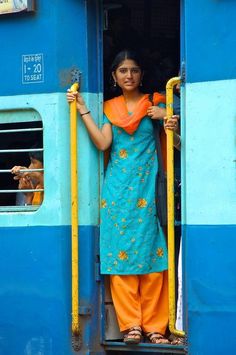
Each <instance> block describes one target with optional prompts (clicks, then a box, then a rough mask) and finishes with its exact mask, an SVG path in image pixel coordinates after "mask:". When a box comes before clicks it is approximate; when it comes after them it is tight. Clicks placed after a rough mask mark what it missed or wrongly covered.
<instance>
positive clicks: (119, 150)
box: [100, 116, 167, 275]
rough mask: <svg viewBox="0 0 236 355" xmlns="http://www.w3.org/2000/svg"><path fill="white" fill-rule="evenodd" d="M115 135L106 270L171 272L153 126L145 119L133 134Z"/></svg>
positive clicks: (103, 241) (105, 216)
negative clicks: (160, 214) (159, 210)
mask: <svg viewBox="0 0 236 355" xmlns="http://www.w3.org/2000/svg"><path fill="white" fill-rule="evenodd" d="M106 122H107V123H108V122H109V121H108V119H107V118H106V116H105V117H104V123H106ZM112 131H113V143H112V149H111V156H110V161H109V164H108V167H107V171H106V177H105V181H104V186H103V192H102V200H101V228H100V256H101V272H102V273H103V274H120V275H129V274H147V273H150V272H160V271H163V270H166V269H167V249H166V242H165V237H164V235H163V232H162V229H161V228H160V226H159V223H158V221H157V217H156V206H155V177H156V172H157V158H156V151H155V149H156V148H155V140H154V137H153V126H152V122H151V120H150V119H149V118H148V117H145V118H143V120H142V121H141V123H140V125H139V127H138V129H137V130H136V131H135V132H134V133H133V134H132V135H130V134H128V133H127V132H125V131H124V130H123V129H122V128H120V127H117V126H114V125H113V126H112Z"/></svg>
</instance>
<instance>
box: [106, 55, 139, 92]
mask: <svg viewBox="0 0 236 355" xmlns="http://www.w3.org/2000/svg"><path fill="white" fill-rule="evenodd" d="M126 59H129V60H133V61H134V62H135V63H136V64H137V65H138V66H139V68H140V69H141V72H142V74H143V80H142V86H141V87H140V91H143V92H145V90H146V85H145V64H144V61H143V59H142V57H141V56H140V55H139V54H138V53H136V52H135V51H133V50H129V49H125V50H123V51H121V52H119V53H118V54H117V55H116V57H115V58H114V60H113V62H112V65H111V67H110V87H111V92H112V94H113V95H112V96H117V95H121V93H122V91H121V89H120V88H119V86H114V79H113V77H112V73H113V72H115V71H116V69H117V68H118V67H119V66H120V65H121V63H122V62H123V61H124V60H126Z"/></svg>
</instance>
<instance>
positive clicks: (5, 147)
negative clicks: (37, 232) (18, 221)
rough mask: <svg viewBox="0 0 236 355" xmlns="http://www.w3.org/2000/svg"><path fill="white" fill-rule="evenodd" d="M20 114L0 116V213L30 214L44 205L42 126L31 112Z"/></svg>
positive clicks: (39, 120) (37, 117) (37, 116)
mask: <svg viewBox="0 0 236 355" xmlns="http://www.w3.org/2000/svg"><path fill="white" fill-rule="evenodd" d="M22 114H23V112H19V116H17V112H12V114H11V112H6V115H5V116H4V115H1V116H2V117H3V118H4V119H3V120H1V121H3V122H1V123H0V212H9V211H11V212H17V211H29V212H32V211H35V210H37V209H38V208H39V207H40V205H41V204H42V201H43V196H44V168H43V124H42V120H41V119H40V117H39V115H38V114H37V113H36V112H34V111H33V110H32V111H31V110H29V111H28V112H27V113H26V114H25V119H24V117H23V115H22ZM16 117H18V119H16ZM32 118H33V119H35V120H32Z"/></svg>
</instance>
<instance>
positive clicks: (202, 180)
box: [181, 80, 236, 225]
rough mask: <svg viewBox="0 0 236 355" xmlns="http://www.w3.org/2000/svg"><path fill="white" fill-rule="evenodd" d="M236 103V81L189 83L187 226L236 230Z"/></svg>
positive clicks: (185, 166) (186, 109)
mask: <svg viewBox="0 0 236 355" xmlns="http://www.w3.org/2000/svg"><path fill="white" fill-rule="evenodd" d="M235 97H236V80H220V81H211V82H202V83H192V84H188V83H187V84H186V86H185V88H184V93H183V97H182V99H183V100H182V103H183V102H185V103H186V107H182V112H183V115H182V116H181V125H182V137H183V145H182V150H183V157H182V158H183V159H182V173H183V186H184V190H183V199H184V201H183V205H185V213H184V214H183V223H184V224H188V225H208V224H209V225H223V224H229V225H232V224H236V213H235V211H236V99H235ZM185 182H186V183H185Z"/></svg>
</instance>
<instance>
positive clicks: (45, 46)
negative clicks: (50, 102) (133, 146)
mask: <svg viewBox="0 0 236 355" xmlns="http://www.w3.org/2000/svg"><path fill="white" fill-rule="evenodd" d="M88 13H89V16H88V18H87V14H88ZM99 14H100V9H99V1H92V0H89V1H83V0H78V1H75V0H74V1H64V0H59V1H58V0H56V1H55V0H54V1H37V9H36V12H35V13H20V14H14V15H6V16H1V21H0V33H2V34H5V35H2V36H1V63H2V64H3V63H4V64H5V65H1V66H0V77H1V82H2V83H4V85H1V86H0V96H2V95H4V96H5V95H16V94H36V93H49V92H61V91H62V92H65V89H66V88H68V86H70V84H71V78H72V74H71V72H72V71H74V70H80V71H81V72H82V90H83V91H87V92H90V93H91V92H100V91H101V85H102V84H101V82H102V81H101V80H100V73H98V69H99V66H98V63H99V60H100V59H99V58H100V45H101V42H100V38H101V33H100V32H98V24H99V23H98V22H99V21H101V16H100V15H99ZM100 28H101V27H100ZM92 38H96V41H94V40H91V39H92ZM97 39H98V41H97ZM36 54H41V55H42V57H43V59H42V60H43V67H44V78H43V80H44V81H43V82H37V81H36V80H35V81H34V80H29V81H28V84H25V83H24V82H25V81H24V75H23V74H24V66H23V57H22V56H24V55H36ZM33 64H37V62H34V63H33ZM34 69H36V68H34ZM29 73H30V74H32V73H31V71H29ZM33 74H40V72H37V70H36V71H35V72H33ZM83 74H85V75H83Z"/></svg>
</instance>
